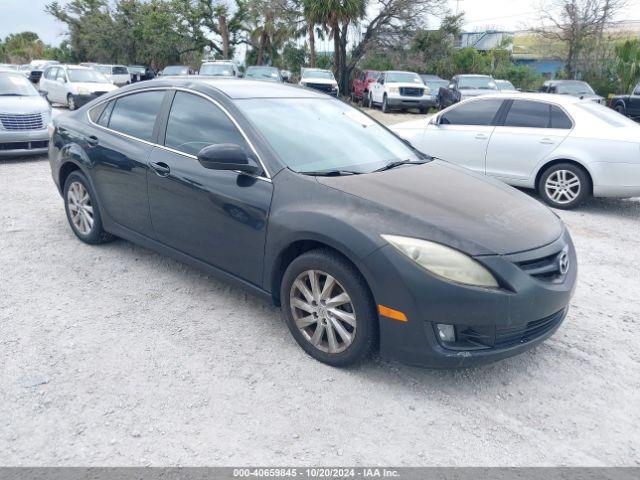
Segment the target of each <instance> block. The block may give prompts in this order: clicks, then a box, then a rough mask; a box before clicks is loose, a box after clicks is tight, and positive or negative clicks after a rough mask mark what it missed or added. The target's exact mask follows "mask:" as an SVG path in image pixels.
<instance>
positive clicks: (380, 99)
mask: <svg viewBox="0 0 640 480" xmlns="http://www.w3.org/2000/svg"><path fill="white" fill-rule="evenodd" d="M368 105H370V106H371V108H375V106H376V105H380V108H381V109H382V111H383V112H385V113H386V112H389V111H390V110H392V109H393V110H401V111H404V110H407V109H410V108H417V109H418V110H419V111H420V113H426V112H427V111H428V110H429V108H430V107H434V106H435V102H434V101H433V100H432V99H431V97H430V96H429V87H427V86H426V85H425V84H424V83H422V79H421V78H420V76H419V75H418V74H417V73H413V72H395V71H389V72H382V74H381V75H380V77H379V78H378V80H377V81H376V82H375V83H374V84H373V85H372V86H371V90H370V91H369V101H368Z"/></svg>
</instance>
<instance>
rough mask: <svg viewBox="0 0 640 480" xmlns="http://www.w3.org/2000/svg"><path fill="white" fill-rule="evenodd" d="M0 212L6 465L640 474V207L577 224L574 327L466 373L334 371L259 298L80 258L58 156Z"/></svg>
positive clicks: (120, 261) (151, 258)
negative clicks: (634, 469) (58, 181)
mask: <svg viewBox="0 0 640 480" xmlns="http://www.w3.org/2000/svg"><path fill="white" fill-rule="evenodd" d="M378 115H379V114H378ZM415 117H416V115H410V116H408V118H415ZM401 118H407V117H401ZM395 120H396V117H395V116H393V117H391V118H385V121H395ZM0 205H1V206H2V208H1V209H0V332H1V333H0V365H2V368H0V386H1V388H0V464H1V465H155V466H169V465H171V466H173V465H249V464H254V465H255V464H265V465H305V464H320V465H338V466H339V465H397V466H400V465H412V466H413V465H486V466H489V465H590V466H598V465H629V466H632V465H640V408H638V405H640V353H639V352H640V349H639V348H638V346H639V339H640V335H639V334H640V300H639V299H640V248H638V245H639V241H640V199H633V200H606V201H605V200H597V201H591V202H590V203H589V204H588V205H585V206H584V207H582V208H580V209H578V210H576V211H572V212H558V213H559V214H560V215H561V217H562V218H563V219H564V221H565V222H566V223H567V225H568V227H569V229H570V230H571V232H572V234H573V237H574V240H575V243H576V247H577V250H578V256H579V261H580V280H579V285H578V288H577V292H576V295H575V297H574V299H573V301H572V306H571V311H570V313H569V315H568V318H567V320H566V322H565V323H564V324H563V326H562V327H561V328H560V330H559V331H558V332H557V334H556V335H555V336H554V337H552V338H551V339H549V340H548V341H547V342H545V343H543V344H542V345H540V346H539V347H537V348H535V349H534V350H532V351H530V352H528V353H526V354H524V355H521V356H519V357H516V358H512V359H509V360H505V361H502V362H500V363H497V364H494V365H490V366H487V367H483V368H478V369H470V370H462V371H434V370H426V369H419V368H413V367H407V366H404V365H400V364H397V363H394V362H387V361H383V360H381V359H379V358H374V359H373V360H372V361H370V362H368V363H366V364H364V365H362V366H361V367H358V368H355V369H350V370H336V369H332V368H330V367H327V366H325V365H322V364H320V363H318V362H315V361H314V360H312V359H311V358H309V357H307V356H306V355H305V354H304V353H303V351H302V350H301V349H300V348H298V346H297V345H296V344H295V342H294V341H293V339H292V338H291V337H290V335H289V332H288V330H287V328H286V326H285V325H284V323H283V322H282V320H281V318H280V313H279V311H278V310H277V309H276V308H274V307H273V306H271V305H269V304H266V303H262V302H261V301H259V300H257V299H255V298H252V297H251V296H247V294H245V293H244V292H243V291H240V290H236V289H234V288H231V287H229V286H228V285H227V284H225V283H223V282H220V281H218V280H216V279H214V278H211V277H208V276H206V275H203V274H201V273H200V272H198V271H196V270H193V269H191V268H189V267H186V266H184V265H182V264H179V263H176V262H174V261H172V260H169V259H167V258H164V257H162V256H159V255H157V254H155V253H153V252H150V251H148V250H145V249H143V248H140V247H137V246H135V245H132V244H130V243H128V242H125V241H116V242H114V243H111V244H108V245H104V246H100V247H90V246H87V245H84V244H82V243H80V242H79V241H78V240H77V239H76V238H75V237H74V236H73V234H72V233H71V230H70V229H69V227H68V226H67V223H66V218H65V215H64V211H63V206H62V200H61V198H60V197H59V195H58V193H57V191H56V189H55V187H54V184H53V182H52V180H51V178H50V172H49V165H48V163H47V161H46V159H42V158H40V159H31V160H20V161H0Z"/></svg>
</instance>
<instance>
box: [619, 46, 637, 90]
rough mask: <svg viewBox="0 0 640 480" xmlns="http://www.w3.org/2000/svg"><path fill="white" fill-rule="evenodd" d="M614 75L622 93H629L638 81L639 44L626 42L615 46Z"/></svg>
mask: <svg viewBox="0 0 640 480" xmlns="http://www.w3.org/2000/svg"><path fill="white" fill-rule="evenodd" d="M615 55H616V73H617V75H618V79H619V81H620V88H621V90H622V91H623V92H625V93H629V92H631V89H632V88H633V87H634V86H635V85H636V83H637V82H638V81H639V80H640V42H639V41H638V40H637V39H636V40H627V41H625V42H622V43H619V44H618V45H616V46H615Z"/></svg>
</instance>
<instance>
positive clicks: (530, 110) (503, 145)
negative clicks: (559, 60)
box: [487, 100, 573, 181]
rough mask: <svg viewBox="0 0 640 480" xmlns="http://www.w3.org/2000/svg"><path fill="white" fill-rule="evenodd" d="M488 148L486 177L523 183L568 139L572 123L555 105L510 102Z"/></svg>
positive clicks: (531, 101)
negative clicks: (522, 181)
mask: <svg viewBox="0 0 640 480" xmlns="http://www.w3.org/2000/svg"><path fill="white" fill-rule="evenodd" d="M507 108H508V111H507V112H506V116H505V117H504V124H503V125H499V126H497V127H496V128H495V130H494V132H493V135H492V136H491V140H490V142H489V147H488V149H487V175H491V176H493V177H498V178H500V179H503V180H507V181H508V180H509V179H514V180H526V179H527V178H529V177H530V176H531V174H532V173H533V171H534V169H535V167H536V166H537V165H538V164H539V163H540V162H541V161H542V160H543V159H544V158H546V157H547V156H548V155H550V154H551V153H552V152H553V151H554V150H555V149H556V148H558V145H560V144H561V143H562V141H563V140H564V139H565V138H566V137H567V135H568V134H569V132H570V131H571V128H572V127H573V123H572V121H571V119H570V118H569V116H568V115H567V114H566V113H565V111H564V110H562V109H561V108H560V107H558V106H557V105H553V104H551V103H546V102H540V101H533V100H513V101H510V105H509V106H508V107H507Z"/></svg>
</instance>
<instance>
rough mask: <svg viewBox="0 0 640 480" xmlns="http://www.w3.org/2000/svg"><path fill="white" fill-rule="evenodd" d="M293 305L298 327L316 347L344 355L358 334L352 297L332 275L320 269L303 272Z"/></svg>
mask: <svg viewBox="0 0 640 480" xmlns="http://www.w3.org/2000/svg"><path fill="white" fill-rule="evenodd" d="M289 305H290V307H291V313H292V315H293V320H294V322H295V325H296V327H297V328H298V330H299V331H300V333H302V336H303V337H304V338H305V339H306V340H307V341H308V342H309V343H311V345H313V346H314V347H315V348H317V349H318V350H320V351H322V352H326V353H331V354H335V353H341V352H344V351H345V350H346V349H347V348H349V346H350V345H351V344H352V342H353V340H354V338H355V335H356V325H357V320H356V314H355V310H354V308H353V302H352V300H351V297H350V296H349V294H348V293H347V292H346V290H345V289H344V287H343V286H342V285H341V284H340V283H339V282H338V281H337V280H336V279H335V278H334V277H332V276H331V275H329V274H328V273H325V272H322V271H320V270H306V271H304V272H302V273H301V274H300V275H298V277H297V278H296V280H295V281H294V282H293V285H292V286H291V292H290V295H289Z"/></svg>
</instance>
